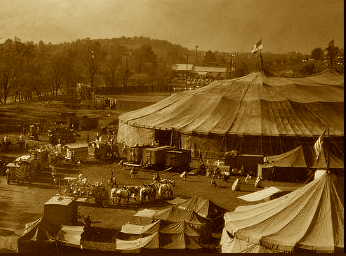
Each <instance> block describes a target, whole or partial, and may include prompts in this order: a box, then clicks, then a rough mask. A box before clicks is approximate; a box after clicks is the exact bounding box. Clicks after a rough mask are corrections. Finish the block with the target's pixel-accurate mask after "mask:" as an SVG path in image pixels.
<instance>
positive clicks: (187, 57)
mask: <svg viewBox="0 0 346 256" xmlns="http://www.w3.org/2000/svg"><path fill="white" fill-rule="evenodd" d="M183 55H184V56H186V74H185V89H187V74H188V70H189V55H190V54H188V53H185V54H183Z"/></svg>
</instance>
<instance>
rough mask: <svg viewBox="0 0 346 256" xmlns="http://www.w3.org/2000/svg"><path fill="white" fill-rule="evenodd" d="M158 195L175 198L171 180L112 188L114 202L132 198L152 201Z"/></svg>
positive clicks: (139, 200)
mask: <svg viewBox="0 0 346 256" xmlns="http://www.w3.org/2000/svg"><path fill="white" fill-rule="evenodd" d="M157 197H160V198H165V199H168V198H173V185H172V184H171V183H169V182H167V183H161V182H152V183H150V184H148V185H145V184H142V185H140V186H123V187H122V188H112V189H111V199H112V200H113V203H114V202H115V201H116V202H117V203H118V204H120V203H121V202H129V201H130V199H132V200H133V201H136V202H141V203H145V202H148V201H149V202H152V201H154V200H155V199H156V198H157Z"/></svg>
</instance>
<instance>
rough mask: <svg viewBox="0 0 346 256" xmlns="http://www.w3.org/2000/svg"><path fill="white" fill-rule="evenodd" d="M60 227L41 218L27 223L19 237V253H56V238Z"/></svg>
mask: <svg viewBox="0 0 346 256" xmlns="http://www.w3.org/2000/svg"><path fill="white" fill-rule="evenodd" d="M58 231H59V227H58V226H55V225H52V224H51V223H49V222H48V221H47V220H46V219H45V218H43V217H41V218H39V219H37V220H35V221H33V222H30V223H27V224H26V225H25V229H24V231H23V232H22V234H21V235H20V236H19V238H18V240H17V243H18V249H17V250H18V251H17V252H18V253H52V252H56V244H55V236H56V234H57V233H58Z"/></svg>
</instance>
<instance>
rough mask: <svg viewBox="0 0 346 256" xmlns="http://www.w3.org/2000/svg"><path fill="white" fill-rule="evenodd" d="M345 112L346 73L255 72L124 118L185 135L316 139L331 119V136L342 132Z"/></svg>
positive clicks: (177, 96) (134, 123) (122, 118)
mask: <svg viewBox="0 0 346 256" xmlns="http://www.w3.org/2000/svg"><path fill="white" fill-rule="evenodd" d="M343 116H344V77H343V76H341V75H339V74H337V73H336V72H335V71H332V70H326V71H324V72H322V73H319V74H316V75H312V76H309V77H304V78H284V77H274V76H272V77H270V76H266V75H265V74H263V73H260V72H255V73H251V74H249V75H247V76H244V77H240V78H235V79H231V80H220V81H214V82H212V83H211V84H209V85H207V86H205V87H203V88H200V89H197V90H193V91H186V92H182V93H177V94H173V95H172V96H170V97H168V98H166V99H164V100H162V101H159V102H157V103H156V104H153V105H150V106H148V107H145V108H143V109H139V110H136V111H131V112H127V113H124V114H122V115H121V116H120V117H119V121H120V123H123V124H127V125H130V126H134V127H143V128H150V129H160V130H171V129H174V130H176V131H179V132H181V133H184V134H205V135H207V134H216V135H252V136H260V135H262V136H304V137H314V136H319V135H320V134H322V132H323V131H324V129H325V125H326V123H329V124H330V135H331V136H343V135H344V118H343ZM119 134H122V133H121V132H120V133H119Z"/></svg>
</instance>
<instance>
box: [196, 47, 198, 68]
mask: <svg viewBox="0 0 346 256" xmlns="http://www.w3.org/2000/svg"><path fill="white" fill-rule="evenodd" d="M195 47H196V57H195V64H196V65H197V48H198V45H196V46H195Z"/></svg>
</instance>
